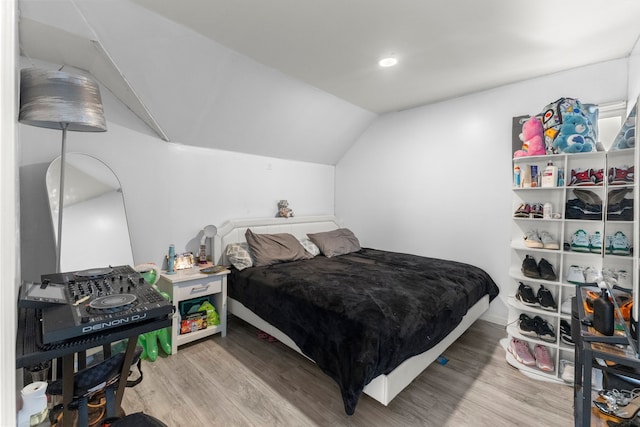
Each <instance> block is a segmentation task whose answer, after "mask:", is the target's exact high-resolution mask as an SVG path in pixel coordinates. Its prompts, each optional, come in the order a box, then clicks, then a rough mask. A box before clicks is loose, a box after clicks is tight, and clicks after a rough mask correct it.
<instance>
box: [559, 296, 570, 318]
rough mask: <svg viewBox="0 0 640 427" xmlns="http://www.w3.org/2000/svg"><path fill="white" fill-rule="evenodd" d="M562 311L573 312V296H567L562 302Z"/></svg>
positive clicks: (564, 312)
mask: <svg viewBox="0 0 640 427" xmlns="http://www.w3.org/2000/svg"><path fill="white" fill-rule="evenodd" d="M560 313H562V314H571V298H567V299H565V300H564V301H562V304H560Z"/></svg>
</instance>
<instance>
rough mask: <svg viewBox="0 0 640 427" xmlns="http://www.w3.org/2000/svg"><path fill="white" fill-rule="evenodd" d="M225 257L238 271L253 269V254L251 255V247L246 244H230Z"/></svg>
mask: <svg viewBox="0 0 640 427" xmlns="http://www.w3.org/2000/svg"><path fill="white" fill-rule="evenodd" d="M225 255H226V256H227V258H228V259H229V262H230V263H231V264H232V265H233V266H234V267H235V268H237V269H238V270H244V269H245V268H248V267H253V260H252V259H251V254H249V245H247V243H246V242H242V243H229V244H228V245H227V249H226V251H225Z"/></svg>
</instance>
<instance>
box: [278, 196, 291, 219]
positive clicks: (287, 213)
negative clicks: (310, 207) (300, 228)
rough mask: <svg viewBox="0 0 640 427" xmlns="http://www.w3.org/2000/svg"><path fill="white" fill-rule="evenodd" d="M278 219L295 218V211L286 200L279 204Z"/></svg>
mask: <svg viewBox="0 0 640 427" xmlns="http://www.w3.org/2000/svg"><path fill="white" fill-rule="evenodd" d="M276 217H280V218H291V217H293V209H290V208H289V202H288V201H286V200H280V201H279V202H278V213H277V214H276Z"/></svg>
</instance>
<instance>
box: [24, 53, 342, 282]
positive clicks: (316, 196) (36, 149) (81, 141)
mask: <svg viewBox="0 0 640 427" xmlns="http://www.w3.org/2000/svg"><path fill="white" fill-rule="evenodd" d="M22 60H23V62H26V60H25V59H24V58H22ZM28 65H31V64H23V66H28ZM38 66H43V64H38ZM65 70H66V69H65ZM68 71H69V72H74V70H68ZM101 92H102V98H103V103H104V109H105V116H106V118H107V128H108V130H107V132H104V133H80V132H69V133H68V134H67V149H68V152H83V153H87V154H90V155H92V156H94V157H97V158H98V159H100V160H102V161H103V162H105V163H106V164H107V165H108V166H109V167H111V169H113V171H114V172H115V173H116V175H117V176H118V178H119V179H120V183H121V184H122V188H123V194H124V197H125V204H126V210H127V217H128V221H129V227H130V231H131V241H132V246H133V257H134V261H135V263H136V264H138V263H145V262H155V263H156V264H161V263H162V262H163V259H164V256H165V254H166V253H167V251H168V248H169V245H170V244H175V245H176V250H177V251H179V252H183V251H187V250H190V251H196V250H197V247H198V244H199V242H200V237H201V236H202V234H201V230H202V228H203V227H204V226H205V225H207V224H213V225H216V226H219V225H221V224H222V223H223V222H224V221H225V220H227V219H229V218H249V217H268V216H275V213H276V211H277V201H278V200H280V199H288V200H289V203H290V207H291V208H292V209H293V210H294V213H295V214H297V215H315V214H318V215H321V214H333V212H334V209H333V202H334V166H328V165H321V164H315V163H306V162H299V161H291V160H282V159H276V158H271V157H263V156H256V155H247V154H242V153H234V152H229V151H221V150H211V149H204V148H198V147H190V146H185V145H181V144H175V143H166V142H164V141H162V140H160V139H158V138H157V137H155V136H154V135H153V134H152V133H151V131H150V130H149V129H148V128H147V127H146V126H145V125H143V124H142V122H141V121H139V120H138V119H137V117H135V116H134V115H133V114H132V113H131V111H130V110H128V109H127V108H126V107H124V106H123V105H122V104H121V103H120V102H119V101H118V100H116V99H115V97H114V96H113V95H112V94H111V93H110V92H109V91H108V90H106V89H104V87H101ZM20 133H21V136H20V144H21V147H22V157H21V159H20V179H21V188H20V198H21V205H22V206H21V222H22V224H21V232H22V240H21V243H22V247H21V250H22V254H23V258H24V259H25V262H23V268H22V278H23V279H25V280H38V279H39V277H40V275H41V274H43V273H51V272H54V271H55V255H54V254H55V248H54V240H53V231H52V226H51V219H50V216H49V210H48V205H47V203H48V202H47V196H46V192H45V191H46V190H45V172H46V169H47V166H48V164H49V163H50V162H51V161H52V160H53V159H54V158H55V157H57V156H59V155H60V146H61V138H62V133H61V131H55V130H51V129H42V128H36V127H32V126H26V125H20ZM63 232H64V231H63ZM87 250H90V238H89V236H88V238H87ZM94 267H100V266H94Z"/></svg>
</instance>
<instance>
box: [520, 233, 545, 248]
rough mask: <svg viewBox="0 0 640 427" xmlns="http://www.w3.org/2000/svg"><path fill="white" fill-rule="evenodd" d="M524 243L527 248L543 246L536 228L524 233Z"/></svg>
mask: <svg viewBox="0 0 640 427" xmlns="http://www.w3.org/2000/svg"><path fill="white" fill-rule="evenodd" d="M524 245H525V246H526V247H528V248H543V247H544V245H543V244H542V240H541V239H540V236H539V235H538V232H537V231H536V230H529V231H527V233H526V234H525V235H524Z"/></svg>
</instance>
